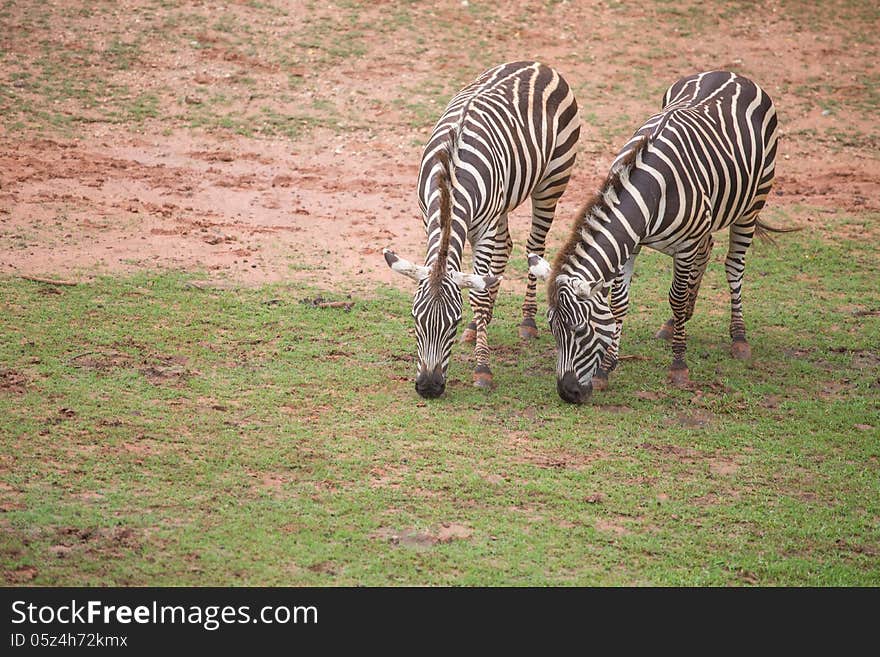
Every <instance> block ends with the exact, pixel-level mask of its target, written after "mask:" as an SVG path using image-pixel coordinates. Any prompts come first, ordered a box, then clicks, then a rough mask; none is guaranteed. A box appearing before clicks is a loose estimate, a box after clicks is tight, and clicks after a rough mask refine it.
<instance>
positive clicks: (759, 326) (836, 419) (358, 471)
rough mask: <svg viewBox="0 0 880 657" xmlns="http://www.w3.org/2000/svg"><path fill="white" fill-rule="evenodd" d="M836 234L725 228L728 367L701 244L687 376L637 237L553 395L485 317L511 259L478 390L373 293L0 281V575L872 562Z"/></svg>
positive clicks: (867, 344)
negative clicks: (435, 390) (577, 396)
mask: <svg viewBox="0 0 880 657" xmlns="http://www.w3.org/2000/svg"><path fill="white" fill-rule="evenodd" d="M799 216H801V214H800V213H799V212H798V213H797V214H796V215H795V216H791V217H790V216H785V215H784V213H783V212H782V211H776V212H775V213H774V212H771V213H769V215H768V217H767V218H768V220H770V221H773V222H775V223H779V224H788V223H793V222H795V221H796V220H797V218H798V217H799ZM874 219H875V220H876V217H875V218H874ZM833 220H834V221H835V222H836V223H837V224H839V225H840V226H841V227H843V228H847V229H852V230H855V229H857V228H858V226H859V225H861V224H862V223H864V222H865V221H866V218H865V217H849V216H846V215H839V216H835V217H833ZM848 234H849V232H848V230H840V231H836V232H835V233H822V234H818V233H810V232H807V231H804V232H801V233H797V234H791V235H784V236H781V237H780V238H779V239H778V246H776V247H773V246H771V245H769V244H767V243H762V244H758V245H756V248H754V249H753V250H752V251H751V252H750V254H749V259H748V263H747V274H746V276H747V284H746V291H745V294H746V306H745V309H746V319H747V325H748V327H749V329H750V339H751V345H752V349H753V353H754V360H753V362H752V363H750V364H744V363H741V362H738V361H733V360H731V359H730V358H729V357H728V356H727V339H726V332H727V292H726V283H725V282H724V274H723V265H722V259H723V249H722V248H721V247H720V246H719V248H718V250H717V251H716V252H715V253H714V254H713V256H714V257H713V260H712V262H711V263H710V269H709V272H708V273H707V275H706V279H705V281H704V284H703V291H702V294H701V298H700V301H699V302H698V307H697V312H696V315H695V317H694V319H693V321H692V322H691V324H690V325H689V334H690V341H689V349H688V359H689V365H690V368H691V378H692V379H693V381H694V383H695V386H694V389H693V390H671V389H670V388H668V387H667V385H666V383H665V376H666V368H667V366H668V363H669V360H670V354H669V353H668V347H667V346H666V345H665V344H661V343H658V342H657V341H655V340H653V339H652V337H651V335H652V333H653V331H654V329H656V328H657V326H658V325H659V324H660V323H661V322H662V321H663V319H665V318H666V316H667V313H668V307H667V305H666V302H665V297H666V290H667V288H668V284H669V270H670V262H669V259H668V258H665V257H663V256H659V255H655V254H652V253H645V254H644V255H643V256H642V258H641V261H640V262H639V264H638V266H637V275H636V278H635V280H634V289H633V306H632V313H631V316H630V317H629V318H628V321H627V324H626V326H625V329H624V344H623V349H622V353H623V355H624V357H625V358H624V360H623V362H622V365H621V367H620V368H619V370H618V371H617V372H615V373H614V374H613V377H612V383H611V387H610V389H609V390H607V391H605V392H603V393H597V394H596V395H595V396H594V398H593V400H592V402H591V403H589V404H586V405H583V406H580V407H574V406H570V405H567V404H564V403H562V402H561V401H560V400H559V399H558V397H557V396H556V392H555V388H554V374H553V373H554V360H553V359H554V348H553V344H552V340H551V338H550V337H549V334H548V332H547V330H546V326H545V322H544V321H543V320H542V321H541V322H540V324H541V325H543V326H544V329H543V333H542V336H541V337H540V338H539V340H538V341H537V342H535V343H533V344H529V345H521V344H520V343H519V342H518V341H517V339H516V338H515V337H514V336H515V334H516V323H517V320H518V315H519V311H518V308H519V303H520V294H521V289H520V288H521V285H519V284H515V282H514V279H515V278H517V276H516V274H519V277H521V275H522V274H523V271H524V267H523V265H522V262H520V261H521V260H522V259H521V258H517V259H516V260H515V261H513V262H512V264H511V271H510V274H511V278H510V279H508V280H507V281H506V282H505V287H504V290H503V292H502V296H501V301H500V304H499V308H498V311H497V313H496V321H495V323H493V325H492V327H491V333H490V339H491V342H492V345H493V347H494V350H493V356H492V359H493V370H494V372H495V381H496V383H497V385H498V388H497V389H496V390H495V391H494V392H492V393H489V394H485V393H483V392H481V391H479V390H476V389H473V388H472V387H471V386H470V368H471V364H470V355H469V354H468V353H467V350H466V349H464V348H462V347H460V346H459V347H457V348H456V349H455V351H454V357H453V361H452V364H451V370H450V376H451V381H450V384H449V386H448V392H447V394H446V396H445V397H444V398H441V399H439V400H434V401H431V402H427V401H424V400H422V399H420V398H419V397H417V396H416V394H415V392H414V390H413V385H412V380H411V379H412V374H413V365H412V360H413V356H414V349H415V344H414V339H413V338H412V328H411V319H410V317H409V302H410V299H409V298H408V296H406V295H403V294H400V293H397V292H391V291H386V290H377V291H376V293H375V296H374V298H372V299H355V300H354V307H353V308H352V310H351V311H350V312H346V311H344V310H341V309H321V308H316V307H314V306H312V305H310V304H305V303H301V301H303V300H308V299H312V298H314V297H315V296H317V295H319V294H322V293H321V292H320V291H315V290H311V291H309V290H303V289H300V288H297V287H292V286H274V287H266V288H260V289H233V290H220V289H199V288H197V287H194V286H191V285H189V284H188V281H189V280H190V279H189V278H188V277H187V276H184V275H177V274H161V275H160V274H143V275H139V276H135V277H131V278H123V279H112V278H105V279H100V280H97V281H95V282H94V283H91V284H86V285H79V286H77V287H57V288H56V287H51V286H46V285H43V284H39V283H33V282H29V281H23V280H21V279H14V278H8V277H7V278H3V279H0V299H2V304H3V312H2V316H0V336H2V339H0V436H2V438H0V444H2V450H0V454H2V456H0V505H2V509H3V511H4V513H3V514H2V516H0V555H2V556H0V571H2V572H3V574H4V576H5V578H6V581H7V582H9V583H22V582H26V583H28V584H34V585H104V584H120V585H141V584H156V585H159V584H170V585H177V584H200V585H207V584H260V585H273V584H275V585H322V584H324V585H352V584H366V585H413V584H430V585H435V584H455V585H508V584H523V585H569V584H571V585H708V586H716V585H729V584H734V585H751V584H760V585H769V586H777V585H778V586H800V585H819V586H824V585H878V584H880V560H878V558H877V557H878V550H880V523H878V519H880V495H878V476H880V461H878V459H880V443H878V436H880V431H878V427H880V402H878V389H880V379H878V371H880V351H878V345H880V324H878V323H880V318H878V316H877V314H876V313H877V311H878V310H880V292H878V288H877V285H876V281H877V280H878V274H880V267H878V265H877V263H878V262H880V259H878V257H877V256H878V251H880V249H878V246H877V243H876V241H868V242H861V241H858V240H853V239H852V238H850V237H847V235H848ZM718 241H721V240H718ZM854 263H855V266H854ZM56 292H57V293H56ZM323 295H324V296H332V295H330V294H329V293H323ZM542 305H543V304H542ZM872 313H873V314H872Z"/></svg>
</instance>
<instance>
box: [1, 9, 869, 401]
mask: <svg viewBox="0 0 880 657" xmlns="http://www.w3.org/2000/svg"><path fill="white" fill-rule="evenodd" d="M25 4H26V3H25ZM123 4H124V5H125V7H126V11H130V10H133V9H134V8H137V6H138V5H139V4H143V5H147V4H150V3H146V2H143V3H138V2H134V1H132V2H126V3H123ZM472 4H474V5H476V4H477V3H472ZM642 4H643V3H632V5H633V6H630V3H626V4H622V3H608V4H607V5H606V4H601V3H599V4H593V3H575V2H571V3H562V4H560V5H558V6H557V7H556V8H555V9H554V10H553V12H552V15H551V14H550V13H547V12H549V11H550V10H549V9H546V8H544V6H543V5H538V6H535V3H527V2H512V3H505V6H504V9H499V10H498V11H497V12H496V15H495V17H494V18H491V19H489V18H483V17H482V16H483V14H480V13H478V12H476V11H473V12H472V11H470V10H467V8H465V7H462V3H459V2H443V3H439V4H437V5H436V7H435V9H433V10H431V11H430V12H429V13H426V14H425V16H426V17H427V18H430V17H433V18H442V19H445V20H447V22H448V21H455V20H462V21H466V23H467V25H468V26H469V28H470V29H471V30H473V31H475V32H476V33H481V34H486V35H488V36H489V37H490V38H491V39H493V42H492V43H493V48H494V50H493V51H492V56H491V59H490V58H488V56H487V59H486V60H485V61H482V60H473V59H468V58H467V54H466V53H465V52H461V51H459V49H456V48H451V49H450V48H445V47H444V44H443V42H442V39H438V41H437V42H436V43H435V42H432V43H427V44H425V43H423V42H420V43H418V44H417V43H416V42H415V41H416V37H415V36H414V37H413V42H412V43H407V41H406V39H407V34H408V31H407V30H406V29H400V30H397V31H396V32H394V33H393V47H386V46H388V45H389V44H388V42H389V36H388V34H385V33H381V32H374V33H370V32H369V31H367V32H366V33H365V34H363V35H362V43H363V44H364V46H365V51H364V52H362V53H358V54H356V55H353V56H351V57H348V58H346V59H344V60H342V61H339V62H335V63H334V62H331V63H329V64H327V65H325V66H322V67H316V68H309V67H307V66H306V67H303V68H302V69H295V68H291V69H290V70H282V69H280V68H279V66H278V65H277V64H276V63H266V62H267V61H268V60H265V59H263V58H261V57H260V54H259V52H257V53H255V54H251V55H248V56H245V55H243V54H242V51H241V50H234V49H231V48H227V49H225V50H224V49H223V48H222V47H221V45H222V44H223V43H224V41H223V40H222V37H223V35H222V34H219V33H213V32H211V30H210V29H206V33H205V34H203V35H202V36H201V39H202V41H204V42H206V43H208V44H209V45H210V44H212V45H213V47H211V48H207V49H205V50H202V51H199V52H198V53H195V54H187V53H183V54H181V53H180V52H177V53H174V52H172V51H170V50H166V49H163V48H162V47H160V46H155V47H152V46H151V45H150V43H149V42H148V43H146V44H145V45H143V46H142V51H141V53H140V54H139V56H138V57H137V58H136V59H135V61H134V63H133V65H132V67H131V68H130V69H128V70H126V71H121V72H115V73H108V75H111V74H112V75H113V76H115V78H121V77H124V79H125V83H126V84H127V85H129V87H131V88H132V89H133V90H134V91H133V93H134V92H136V91H137V90H138V89H141V88H143V89H151V88H153V87H154V86H155V84H158V83H157V82H156V81H160V82H161V84H162V85H163V86H162V89H163V90H164V91H163V94H162V95H160V99H161V100H162V101H163V102H165V101H166V99H167V100H168V102H169V103H171V102H172V101H173V99H175V98H176V99H177V100H176V101H174V102H177V103H178V104H179V103H181V102H183V103H199V102H202V101H201V100H199V97H198V95H199V94H201V95H202V96H206V95H207V92H206V91H205V88H206V85H207V86H210V85H211V84H215V83H218V80H223V79H224V77H223V76H227V75H244V74H246V75H247V76H249V77H250V78H251V79H253V80H255V82H254V84H255V85H256V88H257V89H258V90H262V89H270V88H271V87H272V85H274V84H277V80H278V78H279V76H283V77H285V78H286V77H287V76H288V75H293V76H302V77H303V78H304V79H305V80H306V83H305V84H304V85H303V86H302V88H301V92H299V93H301V94H303V95H308V94H316V95H319V96H320V97H321V98H323V99H325V100H327V101H328V102H331V103H334V104H335V106H336V107H341V108H342V109H343V110H344V111H345V112H347V113H348V114H350V115H351V116H353V117H354V118H353V121H354V123H355V124H357V120H355V119H357V118H358V117H365V116H367V115H369V119H364V121H365V123H366V125H367V126H368V127H367V129H363V130H361V129H356V128H343V129H334V128H328V127H323V128H315V129H313V130H311V131H309V132H307V133H306V134H305V135H304V136H302V137H299V138H296V139H285V138H280V137H275V138H257V137H244V136H239V135H235V134H231V133H227V132H225V131H221V130H213V131H203V130H198V129H189V128H187V127H186V126H184V125H182V124H181V123H180V122H177V123H175V122H174V121H168V120H163V119H162V117H161V116H160V117H158V118H155V119H151V120H148V121H146V122H143V123H139V124H137V125H118V124H106V123H101V122H96V123H94V124H88V123H86V124H82V125H80V126H79V127H77V128H76V129H75V130H74V133H73V134H71V133H69V132H67V133H65V132H63V131H53V130H51V129H48V130H43V131H42V132H41V133H37V132H36V131H34V130H31V129H26V130H15V131H13V130H11V129H9V128H8V126H7V125H6V124H7V122H6V121H4V125H3V127H2V128H0V274H3V275H16V274H17V275H36V276H47V277H58V278H63V279H73V280H88V279H89V278H91V277H93V276H95V275H100V274H105V273H116V272H134V271H139V270H144V269H157V268H158V269H164V268H172V269H180V270H188V271H202V272H205V276H206V277H208V278H210V279H213V280H215V281H218V282H219V281H224V280H225V281H228V282H232V283H236V284H261V283H265V282H277V281H293V282H299V281H306V282H308V283H311V284H314V285H317V286H321V287H325V288H329V289H337V290H340V289H341V290H348V291H354V290H358V291H364V292H369V291H370V290H372V289H373V288H375V287H376V285H384V284H388V283H391V284H393V285H394V286H395V287H399V288H401V289H408V288H409V284H408V282H407V281H405V280H402V278H401V277H395V276H393V275H392V274H391V272H389V270H388V269H387V267H386V266H385V263H384V261H383V259H382V257H381V250H382V248H383V247H385V246H388V245H393V246H394V247H395V249H396V250H397V251H398V252H399V253H401V254H404V255H406V256H407V257H409V258H411V259H415V260H417V259H419V258H420V257H421V255H422V253H423V249H424V247H423V233H422V227H421V221H420V218H419V213H418V207H417V205H416V200H415V192H414V189H415V180H416V175H417V170H418V164H419V157H420V144H421V143H423V142H424V140H425V139H426V138H427V136H428V134H429V132H430V130H431V127H432V123H431V122H432V120H433V119H428V120H427V121H426V122H425V123H424V124H423V125H419V126H416V127H411V123H410V124H408V123H401V116H403V115H402V113H401V112H402V110H400V106H401V104H405V103H406V102H407V98H406V96H405V92H404V91H403V89H404V87H405V88H413V87H414V86H418V85H420V84H428V83H430V82H432V81H433V80H434V79H435V78H437V77H438V76H439V77H441V78H442V79H443V80H444V81H445V82H447V83H448V84H449V85H451V88H453V89H454V88H458V87H460V86H463V85H464V84H466V83H468V82H469V81H470V80H471V79H472V78H473V77H474V76H476V74H478V73H479V72H480V71H481V70H483V69H485V68H487V67H488V66H491V65H494V64H496V63H499V62H500V61H504V60H513V59H522V58H540V59H542V60H543V61H545V62H546V63H548V64H551V65H554V66H555V67H557V68H558V69H559V70H560V71H562V72H563V73H564V75H565V76H566V77H567V78H568V79H569V81H570V82H571V83H572V84H573V86H574V87H575V89H579V90H580V91H579V92H578V100H579V102H580V105H581V107H582V115H583V116H584V117H585V123H584V131H583V133H582V134H583V139H582V142H581V152H580V155H579V161H578V164H577V168H576V173H575V175H574V177H573V179H572V182H571V184H570V186H569V191H568V192H567V194H566V195H565V197H564V198H563V201H562V203H561V205H560V209H559V214H558V220H557V225H556V227H555V228H554V229H553V231H552V232H551V240H550V241H551V245H552V244H555V243H558V241H559V240H561V239H562V237H564V235H565V234H566V232H567V230H568V225H569V223H570V220H571V217H572V215H573V212H574V211H575V209H576V207H577V206H578V205H580V204H581V203H582V202H583V201H584V200H586V199H587V198H588V197H589V195H590V194H591V193H592V191H593V190H594V189H595V187H596V186H597V185H598V184H599V183H600V181H601V179H602V177H603V176H604V174H605V171H606V169H607V166H608V164H609V162H610V160H611V158H612V157H613V154H614V152H615V150H616V149H617V148H618V147H619V146H620V143H621V141H622V140H621V137H620V136H619V134H614V135H613V136H611V135H609V136H603V135H608V131H607V130H603V128H604V127H605V126H609V125H613V124H614V121H615V119H617V118H618V117H619V116H621V115H626V117H628V118H629V121H628V122H627V126H629V127H628V128H627V130H630V129H632V128H635V127H636V126H637V125H638V123H639V122H640V121H641V119H642V118H644V117H646V116H648V115H649V114H650V113H652V112H653V111H655V110H656V109H657V107H658V105H659V101H660V97H659V95H658V96H657V97H656V98H652V99H651V100H650V102H649V101H647V100H646V99H645V98H644V97H643V94H640V93H639V90H638V86H639V85H641V84H644V80H645V75H646V74H647V75H648V76H649V78H650V79H651V80H652V81H653V80H655V79H656V80H658V81H660V80H662V81H663V86H665V85H666V84H668V83H671V82H673V81H674V80H675V79H676V78H677V77H679V76H680V75H683V74H688V73H691V72H694V71H698V70H703V69H710V68H732V69H734V70H738V71H740V72H743V73H745V74H747V75H749V76H750V77H752V78H753V79H755V80H756V81H758V82H759V83H761V84H762V85H763V86H764V87H765V88H766V89H767V90H768V92H769V93H770V94H771V95H772V96H773V97H774V99H775V101H776V103H777V107H778V110H779V115H780V126H781V129H782V133H783V138H782V141H781V146H780V157H779V162H778V167H777V172H778V174H777V182H776V186H775V189H774V191H773V194H772V195H771V198H770V201H769V207H771V208H772V207H774V206H775V207H786V208H788V209H790V210H791V215H790V216H792V217H794V221H795V223H798V224H802V225H809V224H810V222H817V223H820V222H822V221H824V220H825V219H824V217H825V216H827V212H825V210H833V211H837V210H846V211H849V212H851V213H867V212H873V213H876V212H877V211H880V182H878V181H880V158H878V148H877V147H878V145H880V138H878V134H880V133H878V130H877V128H876V119H877V118H878V114H877V111H876V107H874V108H873V113H872V110H871V105H870V101H871V98H876V97H877V96H876V91H875V90H874V89H873V88H872V87H876V83H877V80H878V77H877V70H876V64H874V63H872V62H876V61H878V58H877V55H878V53H877V41H876V37H875V36H874V35H873V34H872V33H871V30H870V29H869V28H870V26H869V25H868V26H866V25H865V24H864V20H863V19H862V18H860V16H861V15H860V14H853V16H851V17H848V16H845V15H844V16H842V17H836V16H835V15H834V13H833V12H831V13H830V14H828V13H826V15H824V16H823V17H819V18H816V19H815V20H814V21H813V22H811V21H810V20H809V16H804V15H801V14H797V15H795V14H789V13H788V10H787V8H788V7H789V4H786V3H780V2H771V3H767V4H766V5H765V6H762V8H760V9H757V8H755V9H754V10H750V12H751V13H750V12H740V13H737V14H736V15H735V16H733V17H732V18H727V17H726V16H727V15H726V14H725V12H724V7H722V8H721V9H718V8H715V9H711V10H709V9H706V11H716V12H717V16H714V17H713V18H711V19H710V20H708V23H705V24H704V25H706V26H707V27H706V28H705V29H707V30H708V33H705V34H695V33H693V32H691V33H689V34H685V33H679V31H678V30H679V27H678V26H679V25H681V24H682V23H681V21H679V20H678V19H677V18H676V16H674V15H670V14H669V13H664V12H661V11H660V10H659V9H653V8H651V6H650V5H649V6H648V7H647V8H646V7H644V6H642ZM17 5H18V3H17V4H16V7H13V8H12V9H11V10H10V11H8V12H7V13H6V14H5V17H4V18H2V19H0V20H2V21H3V24H0V28H2V31H3V32H4V33H6V34H7V36H6V37H3V39H4V44H3V45H4V46H5V47H4V50H5V51H6V52H7V56H6V59H5V60H4V61H13V60H21V61H25V62H28V61H30V62H33V61H34V58H35V57H36V54H35V53H34V52H33V50H32V47H31V43H30V42H29V41H28V40H27V39H25V38H24V37H20V38H19V37H18V36H17V35H18V34H19V32H17V31H16V29H17V27H19V26H20V25H22V24H24V23H25V22H26V17H25V16H24V14H23V12H19V10H18V9H17ZM301 5H302V3H292V4H291V6H292V7H293V9H292V11H291V13H290V15H289V16H288V17H287V19H286V20H287V21H288V22H290V21H292V20H294V18H295V16H296V12H297V11H299V12H304V11H306V9H305V8H304V7H305V5H302V6H301ZM151 6H152V5H151ZM696 6H697V7H699V6H700V5H696ZM724 6H725V7H726V6H727V5H724ZM383 7H384V5H380V4H378V3H377V4H376V5H371V6H370V7H369V8H368V9H365V10H364V11H365V12H367V13H368V14H370V15H371V16H375V17H381V16H382V14H381V12H382V11H385V10H384V9H383ZM47 11H49V10H47ZM156 11H159V10H158V9H157V10H156ZM193 11H196V12H202V13H205V12H209V11H210V9H209V8H208V6H207V5H205V4H202V3H194V9H193ZM235 11H237V12H238V15H239V18H241V19H246V17H247V13H246V8H245V7H244V6H240V5H236V9H235ZM322 11H324V12H325V15H330V16H331V17H332V15H333V13H334V12H336V13H337V14H339V13H341V12H343V11H345V10H344V9H340V8H334V7H332V6H330V7H329V8H327V9H324V10H322ZM389 11H390V9H389ZM424 11H425V12H428V11H429V10H427V9H426V10H424ZM17 12H19V13H17ZM524 17H526V18H527V20H526V18H524ZM377 19H378V18H377ZM64 20H65V18H64V17H63V16H60V15H57V16H56V15H54V14H50V16H49V22H48V26H47V27H46V28H45V29H46V31H47V34H44V35H43V36H44V37H46V38H50V39H54V43H56V45H58V46H59V47H66V48H71V47H72V46H73V45H75V44H76V43H77V40H76V38H75V35H74V34H73V33H72V32H66V31H65V29H64V25H63V22H64ZM120 20H122V19H121V18H120V17H119V16H118V15H117V14H116V13H112V14H110V13H103V14H95V15H92V16H90V17H89V23H88V25H89V30H90V31H91V32H90V33H92V34H96V35H98V37H96V38H98V39H99V40H100V38H101V35H105V36H106V35H107V34H112V33H114V32H113V29H114V26H115V25H118V22H119V21H120ZM860 20H861V21H862V22H861V23H859V21H860ZM114 21H115V23H114ZM279 21H282V19H279ZM280 24H281V28H279V29H283V28H284V25H285V24H284V23H280ZM526 26H527V27H526ZM854 28H856V29H854ZM55 30H57V33H56V32H55ZM874 32H876V30H874ZM49 33H51V34H49ZM126 33H127V32H126ZM854 33H858V34H859V35H861V36H860V37H859V38H854V37H853V34H854ZM29 34H33V32H32V31H31V32H30V33H29ZM414 34H415V32H414ZM866 35H867V36H866ZM212 39H213V41H212ZM224 53H225V54H224ZM413 53H419V54H418V55H417V56H416V55H414V54H413ZM462 71H467V73H466V74H465V73H463V72H462ZM646 71H647V73H646ZM634 72H637V73H638V77H637V76H636V75H635V73H634ZM403 80H405V84H403V82H402V81H403ZM398 82H399V83H398ZM0 83H2V84H3V85H4V86H6V85H11V84H13V81H12V80H11V79H10V77H9V75H7V73H2V72H0ZM151 85H152V86H151ZM200 85H201V86H200ZM194 94H195V97H194ZM871 94H874V95H871ZM352 98H354V100H351V99H352ZM180 99H184V100H183V101H181V100H180ZM56 102H57V101H56ZM71 102H74V101H71ZM827 103H832V104H831V105H829V106H830V107H832V110H831V111H825V112H824V113H823V109H822V108H823V104H827ZM375 108H381V109H375ZM4 109H5V111H11V110H10V107H8V106H7V107H5V108H4ZM282 109H283V108H282ZM441 109H442V106H438V107H437V115H439V113H440V111H441ZM621 129H622V128H621ZM801 204H802V205H803V207H801ZM816 208H819V209H820V211H819V213H818V214H817V213H816ZM528 221H529V214H528V209H527V208H526V207H522V208H520V209H519V210H518V211H517V212H516V213H515V214H514V215H513V217H512V224H513V231H514V239H515V242H516V243H517V244H520V245H521V244H522V243H523V242H524V236H525V233H526V231H527V229H528ZM814 225H815V224H814ZM398 278H401V280H397V279H398ZM7 385H14V382H13V383H12V384H10V383H8V382H7Z"/></svg>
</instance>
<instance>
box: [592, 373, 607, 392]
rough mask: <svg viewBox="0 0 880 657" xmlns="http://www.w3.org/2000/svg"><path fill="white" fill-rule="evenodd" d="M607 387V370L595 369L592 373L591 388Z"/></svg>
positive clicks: (601, 388) (600, 388)
mask: <svg viewBox="0 0 880 657" xmlns="http://www.w3.org/2000/svg"><path fill="white" fill-rule="evenodd" d="M606 388H608V372H601V371H597V372H596V373H595V374H594V375H593V390H605V389H606Z"/></svg>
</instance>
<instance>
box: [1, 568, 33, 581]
mask: <svg viewBox="0 0 880 657" xmlns="http://www.w3.org/2000/svg"><path fill="white" fill-rule="evenodd" d="M38 572H39V571H37V569H36V568H34V567H33V566H21V567H19V568H15V569H13V570H4V571H3V579H4V580H5V582H6V583H7V584H27V583H28V582H30V581H33V580H34V579H35V578H36V577H37V574H38Z"/></svg>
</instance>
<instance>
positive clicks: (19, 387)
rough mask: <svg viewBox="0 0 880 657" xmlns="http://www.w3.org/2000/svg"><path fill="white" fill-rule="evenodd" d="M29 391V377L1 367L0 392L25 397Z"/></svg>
mask: <svg viewBox="0 0 880 657" xmlns="http://www.w3.org/2000/svg"><path fill="white" fill-rule="evenodd" d="M26 391H27V377H26V376H25V375H24V374H22V373H21V372H17V371H16V370H12V369H7V368H5V367H0V392H6V393H11V394H15V395H23V394H24V393H25V392H26Z"/></svg>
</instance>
